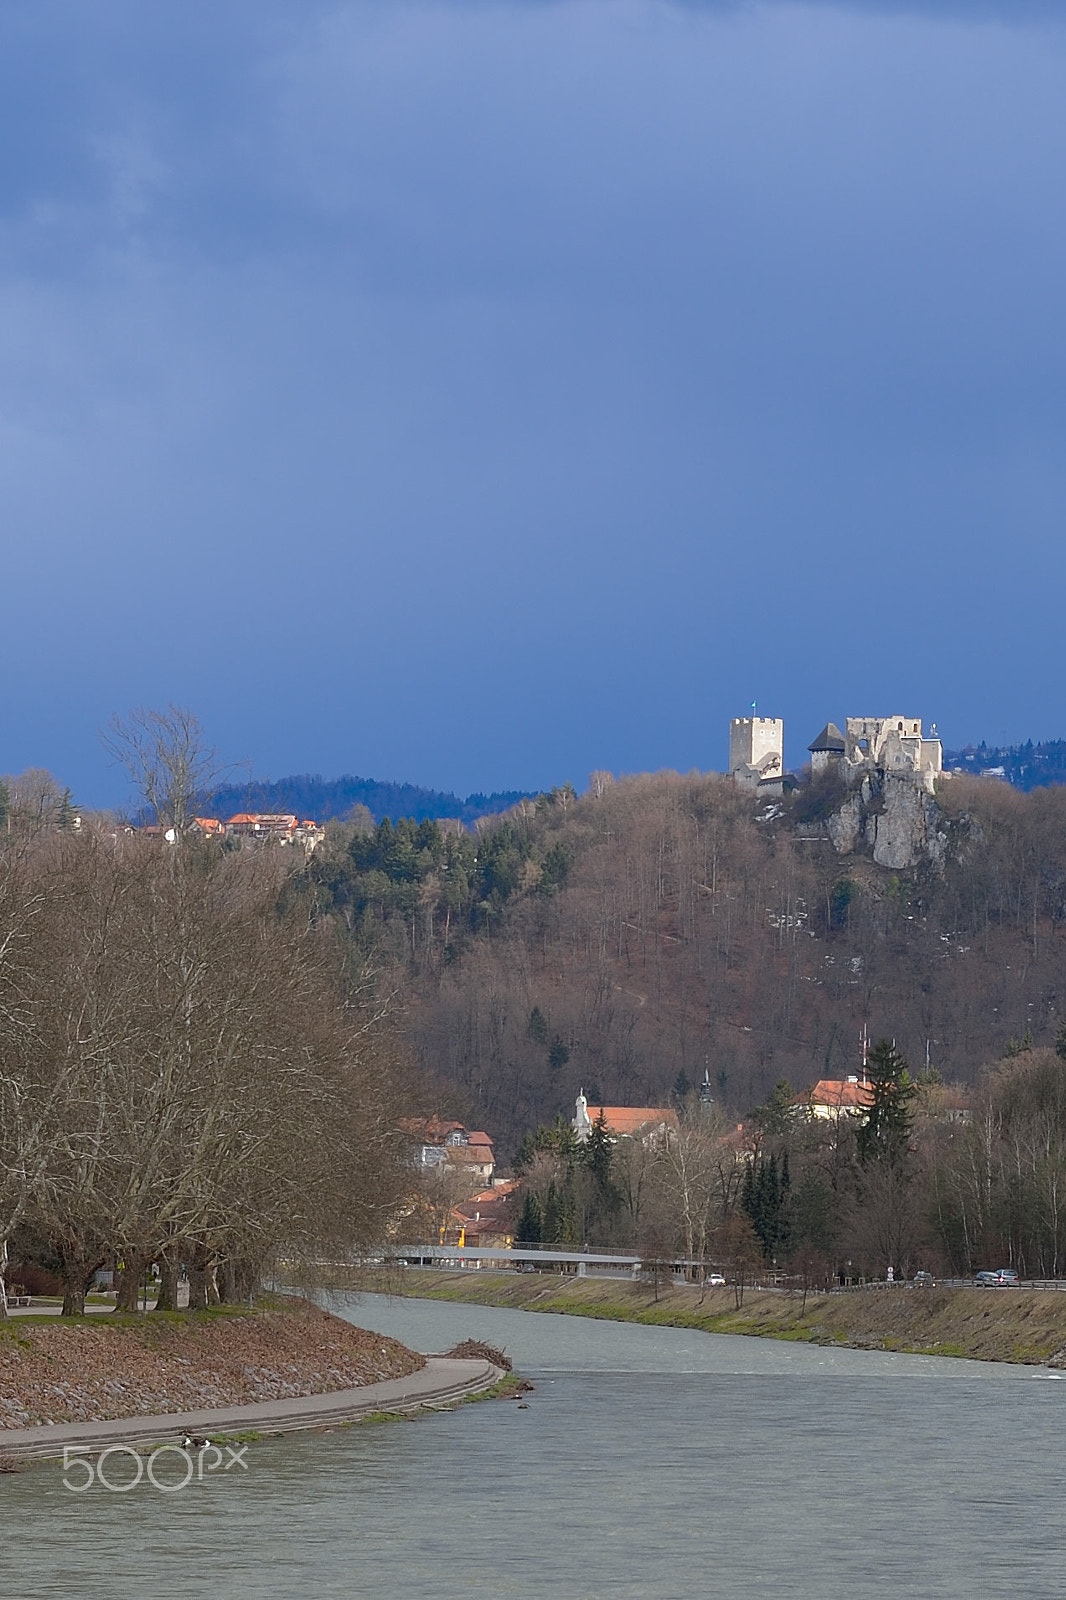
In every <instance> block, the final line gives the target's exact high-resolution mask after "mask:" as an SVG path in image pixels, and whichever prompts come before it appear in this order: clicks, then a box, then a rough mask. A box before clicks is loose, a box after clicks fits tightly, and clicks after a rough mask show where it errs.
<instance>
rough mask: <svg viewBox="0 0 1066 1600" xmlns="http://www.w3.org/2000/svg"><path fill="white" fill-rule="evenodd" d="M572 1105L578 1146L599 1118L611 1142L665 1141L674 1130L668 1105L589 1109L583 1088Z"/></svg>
mask: <svg viewBox="0 0 1066 1600" xmlns="http://www.w3.org/2000/svg"><path fill="white" fill-rule="evenodd" d="M576 1106H577V1108H576V1111H575V1114H574V1118H573V1121H572V1122H571V1127H572V1128H573V1130H574V1132H575V1134H576V1135H577V1139H578V1143H579V1144H584V1143H585V1141H586V1140H587V1139H588V1137H589V1135H590V1134H591V1132H592V1126H593V1123H595V1122H597V1121H599V1119H600V1118H601V1117H602V1119H603V1122H604V1124H605V1126H606V1129H607V1132H608V1133H609V1134H610V1136H611V1138H612V1139H639V1140H640V1141H641V1142H642V1143H649V1144H654V1143H658V1142H661V1141H662V1140H664V1139H668V1138H669V1137H670V1134H671V1133H676V1132H677V1128H678V1120H677V1112H676V1111H675V1110H674V1109H673V1108H672V1107H671V1106H590V1105H589V1103H588V1100H587V1098H586V1096H585V1091H584V1089H582V1091H581V1093H580V1094H579V1095H578V1097H577V1103H576Z"/></svg>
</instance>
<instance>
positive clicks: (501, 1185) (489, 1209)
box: [442, 1178, 518, 1250]
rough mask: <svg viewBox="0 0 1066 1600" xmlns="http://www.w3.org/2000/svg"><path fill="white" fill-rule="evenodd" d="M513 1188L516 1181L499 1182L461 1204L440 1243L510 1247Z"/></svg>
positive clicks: (513, 1179) (475, 1246)
mask: <svg viewBox="0 0 1066 1600" xmlns="http://www.w3.org/2000/svg"><path fill="white" fill-rule="evenodd" d="M517 1188H518V1180H517V1178H499V1179H497V1181H496V1182H495V1183H493V1184H492V1185H491V1186H490V1187H489V1188H487V1189H481V1190H479V1191H478V1193H477V1194H474V1195H471V1196H470V1199H469V1200H464V1201H463V1203H462V1205H458V1206H456V1207H455V1208H454V1209H453V1211H452V1214H451V1220H450V1222H449V1224H448V1227H447V1229H446V1231H445V1235H444V1239H443V1241H442V1243H444V1244H454V1245H459V1246H468V1247H470V1248H480V1249H482V1250H510V1248H511V1246H512V1244H513V1243H514V1219H513V1216H512V1204H511V1195H512V1194H514V1192H515V1190H516V1189H517Z"/></svg>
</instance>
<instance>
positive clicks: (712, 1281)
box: [703, 1272, 725, 1289]
mask: <svg viewBox="0 0 1066 1600" xmlns="http://www.w3.org/2000/svg"><path fill="white" fill-rule="evenodd" d="M703 1281H704V1283H705V1284H706V1285H707V1287H708V1288H709V1289H721V1288H723V1287H724V1286H725V1279H724V1278H723V1277H722V1274H721V1273H720V1272H708V1274H707V1276H706V1277H705V1278H704V1280H703Z"/></svg>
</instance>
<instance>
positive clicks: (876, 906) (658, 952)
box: [303, 773, 1066, 1156]
mask: <svg viewBox="0 0 1066 1600" xmlns="http://www.w3.org/2000/svg"><path fill="white" fill-rule="evenodd" d="M822 799H823V802H824V796H823V797H822ZM818 803H819V796H818V794H817V792H815V791H811V790H807V791H804V790H800V791H799V792H798V794H797V795H796V796H795V797H793V799H792V800H790V801H785V802H782V803H779V804H774V805H770V806H767V805H766V804H765V803H763V804H760V802H759V801H758V799H757V798H756V797H755V796H754V795H752V794H750V793H746V792H744V791H742V790H738V789H737V788H735V787H734V786H733V784H732V783H731V782H729V781H728V780H726V779H724V778H721V777H717V776H701V775H699V774H693V775H690V776H687V777H683V776H680V775H678V774H676V773H661V774H657V775H654V776H644V777H637V778H631V779H626V780H624V781H620V782H617V783H616V782H613V781H609V780H606V779H603V780H601V781H600V782H598V783H597V784H596V785H594V787H593V789H592V790H591V791H590V792H589V793H588V794H586V795H585V796H584V797H582V798H581V799H577V798H576V797H574V796H573V793H572V791H557V792H556V793H555V794H554V795H550V796H544V797H541V799H540V800H539V801H538V802H537V803H536V805H532V804H530V803H528V802H526V803H523V804H522V805H521V806H520V807H518V808H517V810H516V811H515V812H513V813H512V814H511V815H510V816H509V817H507V818H506V819H503V820H502V821H501V822H500V823H498V824H490V825H487V826H486V828H485V829H484V830H483V832H482V833H481V834H480V835H479V837H478V838H477V840H474V839H472V838H471V837H470V836H466V837H465V838H459V839H451V840H445V839H442V838H441V837H440V836H439V833H438V831H437V830H435V829H433V828H432V825H430V824H424V825H423V827H422V828H421V829H418V830H415V829H414V828H413V827H411V828H408V829H406V830H404V829H399V830H392V829H391V828H386V829H385V830H384V832H382V831H381V830H379V836H378V837H375V836H367V835H362V836H358V837H357V839H356V840H354V841H353V844H352V849H351V850H350V851H345V850H343V848H335V849H334V852H333V853H332V854H326V855H323V856H321V857H316V858H315V861H314V863H313V865H312V869H311V871H310V873H309V875H308V878H307V880H306V881H305V883H304V886H303V888H304V892H306V893H308V894H309V895H311V896H312V897H313V899H314V901H315V903H316V904H317V907H318V910H319V912H320V913H323V914H333V915H336V916H337V917H338V918H342V919H343V921H344V923H345V925H346V926H347V928H348V929H349V930H350V931H351V934H352V936H353V937H355V938H357V939H358V940H359V941H360V942H361V943H362V944H364V945H365V944H367V943H370V944H373V946H374V948H375V951H376V953H377V956H378V959H379V960H388V961H389V962H391V963H392V966H393V969H394V971H395V973H396V975H397V980H398V981H399V982H400V983H401V985H402V987H403V990H404V992H405V995H406V1000H407V1004H408V1011H407V1026H408V1032H409V1037H410V1040H411V1043H412V1046H413V1048H414V1050H415V1052H416V1053H417V1055H418V1056H419V1057H420V1059H421V1061H422V1062H423V1063H424V1065H425V1066H426V1067H427V1068H428V1069H429V1070H430V1071H431V1072H433V1073H435V1074H436V1075H437V1076H438V1077H439V1078H440V1079H443V1080H444V1081H446V1082H447V1083H448V1084H450V1085H452V1086H454V1087H455V1088H456V1089H458V1090H459V1091H460V1092H461V1095H462V1097H463V1100H464V1103H465V1105H466V1106H467V1108H468V1112H469V1115H470V1116H472V1117H473V1118H474V1119H475V1120H476V1121H477V1123H478V1124H479V1125H484V1126H486V1127H488V1128H489V1129H490V1130H492V1132H493V1133H494V1134H495V1135H497V1136H498V1137H499V1138H500V1141H501V1142H500V1150H501V1154H503V1155H505V1156H506V1155H507V1154H508V1153H509V1150H510V1149H512V1148H513V1147H514V1144H515V1143H516V1142H517V1140H518V1138H519V1137H520V1135H521V1133H522V1131H523V1130H524V1129H525V1128H527V1127H529V1126H531V1125H534V1124H536V1123H539V1122H541V1121H543V1120H545V1119H550V1118H552V1117H554V1116H555V1115H556V1114H557V1113H558V1112H560V1111H564V1112H566V1113H567V1114H570V1111H571V1109H572V1103H573V1098H574V1095H575V1094H576V1092H577V1090H578V1089H579V1088H580V1087H582V1086H584V1087H585V1089H586V1090H587V1091H588V1093H589V1095H590V1098H591V1099H593V1100H594V1101H595V1100H599V1099H600V1098H601V1097H602V1098H603V1099H604V1100H606V1101H607V1102H608V1103H621V1104H625V1103H629V1104H648V1103H655V1102H659V1101H661V1100H663V1099H664V1097H666V1096H667V1095H669V1094H670V1092H671V1091H672V1089H673V1088H674V1087H675V1085H676V1084H678V1083H679V1082H680V1084H681V1085H684V1084H685V1083H688V1084H695V1083H696V1082H698V1081H699V1079H700V1078H702V1076H703V1073H704V1070H705V1068H706V1069H707V1070H709V1072H710V1076H711V1080H712V1084H713V1086H714V1093H715V1096H716V1097H717V1098H718V1099H719V1100H720V1102H721V1103H722V1104H723V1105H725V1106H726V1107H727V1108H728V1109H729V1110H730V1111H732V1112H734V1113H737V1114H740V1113H743V1112H746V1111H747V1110H748V1109H749V1108H750V1107H751V1106H752V1105H753V1104H755V1103H757V1102H759V1101H761V1100H762V1099H763V1098H764V1097H765V1096H766V1094H767V1093H768V1091H769V1090H770V1088H771V1087H772V1086H773V1084H774V1083H775V1082H776V1081H777V1080H778V1079H780V1078H781V1077H787V1078H788V1079H790V1080H791V1082H792V1083H793V1084H794V1085H796V1086H805V1085H807V1084H809V1083H811V1082H812V1081H814V1080H815V1079H817V1078H819V1077H822V1076H836V1075H841V1074H846V1073H847V1072H849V1071H854V1070H855V1069H856V1066H857V1063H858V1060H859V1055H858V1052H859V1035H860V1030H861V1029H862V1028H863V1026H864V1025H865V1026H866V1027H867V1028H868V1030H869V1033H870V1036H871V1037H872V1038H876V1037H878V1036H880V1035H882V1034H884V1035H888V1036H890V1037H894V1038H895V1039H896V1040H897V1041H898V1043H899V1046H900V1048H901V1049H902V1051H903V1052H904V1054H905V1055H906V1056H907V1057H908V1059H909V1060H910V1061H911V1063H912V1065H913V1066H914V1067H915V1068H916V1069H920V1068H924V1066H925V1065H926V1061H927V1059H928V1062H929V1064H930V1065H931V1066H933V1067H934V1068H936V1069H937V1070H939V1072H940V1073H941V1074H942V1075H943V1076H944V1078H945V1079H949V1080H953V1079H959V1080H962V1081H972V1080H973V1079H974V1077H975V1076H976V1073H977V1071H978V1070H979V1068H980V1066H981V1065H982V1063H984V1062H986V1061H988V1060H990V1059H994V1058H998V1057H999V1056H1001V1055H1002V1054H1003V1052H1004V1049H1005V1048H1007V1046H1008V1042H1009V1040H1010V1039H1011V1038H1012V1037H1014V1038H1016V1039H1021V1037H1022V1036H1023V1035H1024V1034H1025V1033H1026V1031H1027V1030H1028V1031H1029V1033H1030V1034H1031V1036H1032V1037H1033V1039H1035V1041H1036V1042H1037V1043H1038V1044H1040V1043H1043V1044H1049V1043H1053V1042H1054V1040H1055V1038H1056V1036H1057V1033H1058V1030H1059V1027H1060V1025H1061V1021H1062V1016H1061V1013H1062V1006H1063V1004H1064V1003H1066V1002H1064V996H1063V977H1062V974H1063V957H1064V955H1066V790H1061V789H1054V788H1050V789H1041V790H1037V791H1034V792H1033V793H1032V794H1022V793H1019V792H1017V791H1015V790H1013V789H1012V788H1010V787H1009V786H1007V785H1005V784H995V783H988V782H987V781H985V782H980V781H975V780H968V779H965V778H955V779H953V780H951V781H950V782H949V783H945V784H944V785H943V786H942V790H941V794H940V797H939V800H938V804H939V807H940V813H941V817H942V821H943V824H944V830H945V833H946V835H947V836H949V837H950V839H951V841H952V843H951V847H950V849H949V851H948V853H947V857H946V860H945V862H944V864H943V870H942V871H936V870H934V868H933V867H932V866H931V865H928V864H926V865H923V866H920V867H917V868H915V869H913V870H910V871H893V870H890V869H887V868H882V867H878V866H877V865H875V863H874V862H873V861H872V860H871V859H870V858H869V856H867V855H851V856H843V857H842V856H840V855H838V854H837V853H836V851H835V850H834V848H833V846H832V845H831V843H830V842H829V840H828V838H827V837H826V836H825V834H824V830H820V828H819V826H818V824H817V823H816V822H812V821H811V820H810V819H811V815H812V812H816V811H817V808H818ZM805 819H806V820H805ZM360 839H361V842H360Z"/></svg>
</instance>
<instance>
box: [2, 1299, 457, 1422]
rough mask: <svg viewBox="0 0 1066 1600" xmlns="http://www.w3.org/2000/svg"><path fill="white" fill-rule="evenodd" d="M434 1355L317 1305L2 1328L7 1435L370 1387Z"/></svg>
mask: <svg viewBox="0 0 1066 1600" xmlns="http://www.w3.org/2000/svg"><path fill="white" fill-rule="evenodd" d="M424 1365H425V1361H424V1358H423V1357H422V1356H420V1355H416V1354H415V1353H414V1351H411V1350H407V1349H406V1348H405V1347H404V1346H403V1345H402V1344H399V1343H397V1341H396V1340H395V1339H387V1338H384V1337H383V1336H382V1335H380V1334H376V1333H368V1332H367V1331H366V1330H365V1329H362V1328H354V1327H352V1325H351V1324H350V1323H348V1322H344V1321H342V1320H341V1319H340V1318H339V1317H333V1316H330V1315H328V1313H326V1312H324V1311H321V1310H319V1309H317V1308H316V1307H314V1306H311V1305H308V1304H307V1302H306V1301H303V1300H297V1299H289V1298H287V1297H276V1298H274V1299H273V1300H272V1301H271V1303H270V1304H269V1305H266V1306H263V1307H261V1308H259V1309H257V1310H254V1311H248V1310H245V1309H243V1308H242V1309H240V1310H237V1309H234V1308H230V1307H225V1308H221V1307H220V1308H218V1309H217V1310H214V1311H204V1312H191V1313H190V1312H163V1313H159V1312H154V1311H150V1312H148V1313H147V1314H144V1315H140V1316H138V1315H123V1316H117V1315H107V1314H105V1315H94V1316H92V1317H85V1318H77V1319H73V1320H69V1321H68V1320H66V1319H60V1318H57V1317H40V1318H37V1317H33V1318H27V1317H12V1318H11V1319H10V1320H9V1321H7V1322H0V1448H2V1444H3V1431H4V1429H5V1428H24V1427H30V1426H33V1425H35V1424H38V1423H46V1422H52V1423H66V1422H99V1421H105V1420H108V1419H110V1418H119V1417H138V1416H155V1415H160V1414H165V1413H171V1412H179V1411H193V1410H201V1409H206V1408H216V1407H219V1406H234V1405H252V1404H255V1403H256V1402H258V1401H264V1400H284V1399H288V1398H290V1397H292V1396H297V1395H313V1394H329V1393H331V1392H333V1391H335V1390H338V1389H353V1388H361V1387H362V1386H363V1385H365V1384H368V1383H378V1382H380V1381H382V1380H383V1379H387V1378H401V1377H406V1376H407V1374H408V1373H411V1372H416V1371H418V1370H419V1369H420V1368H421V1367H422V1366H424Z"/></svg>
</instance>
